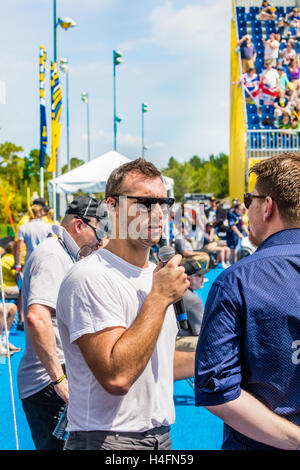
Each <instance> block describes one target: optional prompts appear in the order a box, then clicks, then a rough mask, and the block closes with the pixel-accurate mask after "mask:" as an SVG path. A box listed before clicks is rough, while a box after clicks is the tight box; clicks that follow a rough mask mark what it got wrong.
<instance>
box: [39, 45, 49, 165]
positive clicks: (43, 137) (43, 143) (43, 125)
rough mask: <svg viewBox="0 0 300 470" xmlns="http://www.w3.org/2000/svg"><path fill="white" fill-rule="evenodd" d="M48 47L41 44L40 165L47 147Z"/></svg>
mask: <svg viewBox="0 0 300 470" xmlns="http://www.w3.org/2000/svg"><path fill="white" fill-rule="evenodd" d="M46 58H47V54H46V49H45V48H44V46H42V45H41V46H40V167H41V168H44V166H45V155H46V149H47V122H46V102H45V72H46Z"/></svg>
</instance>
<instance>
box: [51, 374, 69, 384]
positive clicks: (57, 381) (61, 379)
mask: <svg viewBox="0 0 300 470" xmlns="http://www.w3.org/2000/svg"><path fill="white" fill-rule="evenodd" d="M66 378H67V376H66V374H64V375H63V376H62V377H60V379H57V380H55V382H52V385H57V384H60V382H62V381H63V380H64V379H66Z"/></svg>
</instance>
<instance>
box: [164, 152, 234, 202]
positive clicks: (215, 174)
mask: <svg viewBox="0 0 300 470" xmlns="http://www.w3.org/2000/svg"><path fill="white" fill-rule="evenodd" d="M162 173H163V174H164V175H166V176H169V177H170V178H173V179H174V193H175V198H176V200H177V201H183V199H184V194H185V193H213V194H214V195H215V196H216V197H218V198H225V197H227V196H228V193H229V188H228V156H227V155H226V154H224V153H220V154H219V155H210V156H209V158H208V160H205V159H202V158H199V157H198V156H197V155H194V156H193V157H192V158H191V159H190V160H189V161H188V162H184V163H179V162H178V161H177V160H176V159H175V158H174V157H171V158H170V160H169V162H168V167H167V168H165V169H164V170H163V171H162Z"/></svg>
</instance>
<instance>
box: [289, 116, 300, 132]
mask: <svg viewBox="0 0 300 470" xmlns="http://www.w3.org/2000/svg"><path fill="white" fill-rule="evenodd" d="M291 129H293V130H294V131H298V130H299V129H300V123H299V121H298V119H297V117H296V116H293V117H292V119H291Z"/></svg>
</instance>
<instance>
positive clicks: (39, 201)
mask: <svg viewBox="0 0 300 470" xmlns="http://www.w3.org/2000/svg"><path fill="white" fill-rule="evenodd" d="M33 204H40V205H41V206H45V205H46V200H45V199H44V198H43V197H38V198H36V199H35V200H34V201H33Z"/></svg>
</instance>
